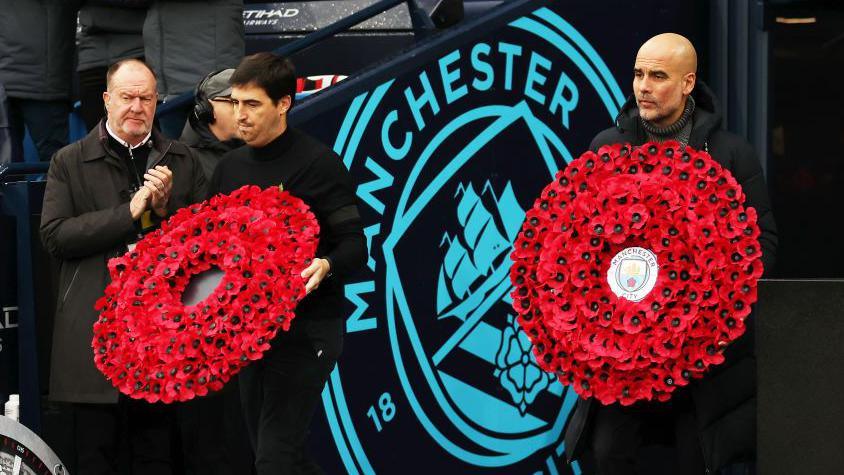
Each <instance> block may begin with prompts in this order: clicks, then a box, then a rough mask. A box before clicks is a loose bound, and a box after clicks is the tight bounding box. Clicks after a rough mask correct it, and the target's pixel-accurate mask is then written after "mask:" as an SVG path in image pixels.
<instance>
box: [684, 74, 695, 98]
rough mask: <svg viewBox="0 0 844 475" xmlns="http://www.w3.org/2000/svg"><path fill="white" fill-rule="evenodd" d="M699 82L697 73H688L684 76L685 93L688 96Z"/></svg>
mask: <svg viewBox="0 0 844 475" xmlns="http://www.w3.org/2000/svg"><path fill="white" fill-rule="evenodd" d="M696 82H697V74H695V73H687V74H686V75H685V76H683V94H684V95H686V96H688V95H689V94H691V93H692V91H693V90H694V88H695V83H696Z"/></svg>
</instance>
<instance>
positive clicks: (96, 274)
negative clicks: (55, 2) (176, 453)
mask: <svg viewBox="0 0 844 475" xmlns="http://www.w3.org/2000/svg"><path fill="white" fill-rule="evenodd" d="M106 84H107V88H108V90H107V92H105V93H104V94H103V99H104V102H105V107H106V119H105V120H103V121H101V122H100V124H99V126H98V127H96V128H94V130H92V131H91V132H90V133H89V134H88V135H87V136H86V137H85V138H83V139H82V140H80V141H78V142H76V143H73V144H70V145H68V146H66V147H64V148H62V149H61V150H59V151H58V152H57V153H56V155H55V156H54V157H53V160H52V162H51V163H50V169H49V172H48V173H47V187H46V191H45V194H44V205H43V208H42V211H41V240H42V242H43V243H44V248H45V249H46V250H47V251H48V252H50V254H52V255H53V256H55V257H56V258H58V259H59V260H60V265H61V267H60V276H59V294H58V303H57V305H56V318H55V327H54V330H53V347H52V355H51V363H50V399H51V400H53V401H60V402H69V403H72V408H73V421H74V422H73V427H72V428H70V430H72V431H73V440H74V444H75V448H76V455H77V460H78V462H77V464H76V468H75V469H74V470H73V473H85V474H115V473H118V472H119V469H120V468H122V467H120V466H118V454H119V448H120V443H119V442H120V440H121V437H120V435H121V434H122V433H126V432H123V430H122V427H121V426H122V425H123V423H124V421H126V420H128V424H129V427H128V431H127V432H128V434H129V435H130V439H131V440H130V443H131V451H130V453H131V454H132V455H131V456H132V462H131V465H132V473H133V474H136V475H137V474H156V475H162V474H168V473H171V472H172V464H171V460H170V437H169V434H170V431H171V430H172V427H171V423H170V421H169V419H170V418H169V416H168V414H167V412H168V409H167V408H164V407H162V406H160V405H157V406H154V405H151V404H148V403H146V402H143V401H137V400H130V399H128V398H126V397H124V396H122V395H120V396H119V395H118V392H117V389H115V388H114V386H113V385H112V384H111V383H110V382H109V381H108V380H106V378H105V376H103V374H102V373H100V372H99V370H97V368H96V367H95V366H94V355H93V353H92V350H91V341H92V339H93V325H94V322H95V321H96V320H97V317H98V312H97V311H96V310H94V303H95V302H96V301H97V299H98V298H99V297H101V296H102V295H103V293H104V290H105V287H106V285H107V284H108V283H109V281H110V277H109V272H108V268H107V263H108V260H109V259H110V258H113V257H117V256H119V255H121V254H123V253H125V252H126V250H127V248H128V247H129V246H132V245H133V243H134V242H135V241H136V240H137V239H138V237H139V233H141V232H143V231H145V230H149V229H150V228H151V227H154V223H155V222H157V221H160V220H161V219H164V218H165V217H166V216H168V215H169V214H171V213H173V212H175V211H176V210H177V209H179V208H181V207H183V206H185V205H188V204H191V203H194V202H197V201H199V200H202V199H204V197H205V194H206V181H205V175H204V174H203V173H202V170H201V168H200V165H199V163H198V162H197V160H196V159H195V158H194V157H193V155H192V154H191V152H190V149H188V148H187V147H185V146H184V145H182V144H180V143H178V142H173V141H171V140H169V139H167V138H165V137H164V136H163V135H161V134H160V133H159V132H158V131H157V130H155V129H153V127H152V121H153V116H154V114H155V105H156V92H155V77H154V75H153V73H152V70H150V69H149V68H148V67H147V66H146V65H145V64H144V63H142V62H141V61H138V60H134V59H130V60H125V61H121V62H118V63H116V64H114V65H113V66H112V67H110V68H109V70H108V73H107V78H106Z"/></svg>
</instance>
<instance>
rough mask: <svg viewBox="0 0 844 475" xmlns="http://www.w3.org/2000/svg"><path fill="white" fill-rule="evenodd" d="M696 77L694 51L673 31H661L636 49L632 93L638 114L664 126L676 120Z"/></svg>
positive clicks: (687, 41) (695, 54)
mask: <svg viewBox="0 0 844 475" xmlns="http://www.w3.org/2000/svg"><path fill="white" fill-rule="evenodd" d="M696 80H697V52H696V51H695V48H694V46H693V45H692V43H691V42H690V41H689V40H688V39H686V38H685V37H683V36H681V35H678V34H676V33H663V34H661V35H657V36H654V37H653V38H651V39H649V40H648V41H646V42H645V44H643V45H642V47H641V48H639V53H638V54H637V55H636V64H635V66H634V67H633V93H634V94H635V95H636V104H637V106H638V107H639V116H640V117H642V119H645V120H647V121H649V122H651V123H653V124H654V125H657V126H659V127H665V126H668V125H671V124H673V123H674V122H676V121H677V120H679V118H680V116H681V115H682V114H683V108H684V107H685V106H686V98H688V97H689V94H691V93H692V90H693V89H694V87H695V81H696Z"/></svg>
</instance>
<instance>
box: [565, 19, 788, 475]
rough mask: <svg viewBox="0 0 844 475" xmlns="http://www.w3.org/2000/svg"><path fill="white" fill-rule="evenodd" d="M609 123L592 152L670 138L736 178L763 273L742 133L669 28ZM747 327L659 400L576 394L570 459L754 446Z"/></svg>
mask: <svg viewBox="0 0 844 475" xmlns="http://www.w3.org/2000/svg"><path fill="white" fill-rule="evenodd" d="M615 123H616V126H615V127H611V128H609V129H606V130H604V131H603V132H601V133H599V134H598V135H597V136H596V137H595V139H594V140H593V141H592V144H591V145H590V149H591V150H593V151H597V150H598V149H599V148H600V147H601V146H603V145H608V144H615V143H632V144H634V145H641V144H643V143H645V142H649V141H650V142H654V141H655V142H663V141H668V140H675V141H677V142H680V144H681V145H682V146H683V147H685V146H687V145H688V146H690V147H693V148H695V149H697V150H705V151H707V152H708V153H709V154H710V155H711V156H712V158H713V159H714V160H715V161H717V162H718V163H720V164H721V165H722V166H723V167H724V168H725V169H727V170H729V171H730V172H731V173H732V174H733V176H734V177H735V178H736V181H738V183H739V184H740V185H741V187H742V190H743V191H744V193H745V195H746V197H747V201H746V203H745V204H746V205H747V206H751V207H753V208H755V209H756V212H757V214H758V224H759V228H760V230H761V234H760V236H759V244H760V245H761V247H762V263H763V265H764V268H765V272H766V273H767V272H769V271H770V270H771V269H772V268H773V265H774V261H775V260H776V246H777V231H776V225H775V223H774V216H773V213H772V212H771V207H770V201H769V199H768V191H767V188H766V186H765V177H764V175H763V173H762V168H761V166H760V165H759V160H758V159H757V158H756V156H755V154H754V153H753V150H752V149H751V147H750V144H748V143H747V142H746V141H745V140H743V139H741V138H740V137H737V136H736V135H734V134H731V133H730V132H727V131H725V130H723V129H721V114H720V111H719V106H718V100H717V99H716V98H715V96H714V95H713V94H712V92H711V91H710V90H709V88H707V87H706V85H705V84H703V83H702V82H701V81H697V53H696V52H695V49H694V46H693V45H692V44H691V42H690V41H689V40H688V39H686V38H684V37H682V36H680V35H677V34H674V33H665V34H661V35H657V36H655V37H653V38H651V39H650V40H648V41H647V42H645V44H643V45H642V47H641V48H640V49H639V52H638V54H637V55H636V63H635V65H634V67H633V96H631V97H630V98H629V99H628V100H627V102H626V103H625V104H624V106H623V107H622V109H621V111H620V112H619V114H618V117H617V118H616V122H615ZM745 323H746V325H747V333H745V334H744V335H743V336H742V337H740V338H739V339H738V340H736V341H735V342H733V343H732V344H731V345H730V346H729V347H727V349H726V351H725V352H724V356H725V358H726V360H725V362H724V363H723V364H721V365H719V366H716V367H714V368H712V369H711V370H710V371H709V373H707V374H706V375H705V376H704V377H703V379H700V380H695V381H693V382H692V383H691V384H689V385H688V386H686V387H684V388H680V389H678V390H676V391H675V392H674V394H673V395H672V398H671V400H669V401H668V402H664V403H658V402H637V403H636V404H633V405H632V406H621V405H620V404H617V403H616V404H611V405H608V406H603V405H601V404H599V403H598V402H596V401H594V400H592V399H579V400H578V402H577V406H576V407H575V411H574V414H573V415H572V417H571V420H570V421H569V424H568V427H567V428H566V440H565V446H566V454H567V458H568V460H569V462H571V460H572V459H573V458H578V457H579V455H580V454H581V452H583V450H582V449H584V448H587V447H588V448H591V452H592V455H593V456H594V459H595V462H596V465H597V473H600V474H613V475H616V474H632V473H636V462H637V457H638V455H640V449H641V447H642V446H644V445H647V444H648V443H649V442H654V441H658V442H673V444H674V447H675V449H676V454H677V460H676V466H675V470H674V473H680V474H703V473H714V472H716V471H718V470H721V469H722V468H723V467H726V466H729V465H730V464H733V463H736V462H750V463H752V462H753V460H754V459H755V453H756V423H755V422H756V358H755V355H754V352H753V339H754V334H753V320H752V319H751V318H748V319H747V320H746V321H745Z"/></svg>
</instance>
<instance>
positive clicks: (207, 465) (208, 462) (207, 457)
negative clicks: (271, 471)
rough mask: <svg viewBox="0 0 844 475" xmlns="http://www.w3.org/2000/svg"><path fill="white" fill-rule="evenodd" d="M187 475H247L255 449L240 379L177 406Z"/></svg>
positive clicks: (250, 468)
mask: <svg viewBox="0 0 844 475" xmlns="http://www.w3.org/2000/svg"><path fill="white" fill-rule="evenodd" d="M176 413H177V420H178V425H179V435H180V436H181V446H182V456H183V458H184V467H185V475H248V474H249V473H250V472H251V470H252V464H253V462H252V448H251V446H250V445H249V436H248V434H247V431H246V425H245V424H244V421H243V413H242V411H241V407H240V391H239V390H238V384H237V379H236V378H235V379H234V380H232V381H229V382H228V383H227V384H226V386H224V387H223V389H221V390H220V391H218V392H215V393H211V394H208V395H206V396H203V397H199V398H196V399H193V400H191V401H187V402H183V403H177V405H176Z"/></svg>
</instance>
